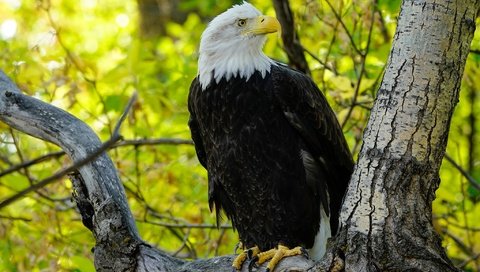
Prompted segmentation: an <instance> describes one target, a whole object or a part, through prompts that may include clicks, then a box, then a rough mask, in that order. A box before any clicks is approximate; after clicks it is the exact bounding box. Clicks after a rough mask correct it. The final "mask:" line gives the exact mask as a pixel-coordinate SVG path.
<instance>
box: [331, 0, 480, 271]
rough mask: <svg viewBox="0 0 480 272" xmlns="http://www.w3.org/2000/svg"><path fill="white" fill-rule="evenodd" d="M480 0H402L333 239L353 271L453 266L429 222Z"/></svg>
mask: <svg viewBox="0 0 480 272" xmlns="http://www.w3.org/2000/svg"><path fill="white" fill-rule="evenodd" d="M479 6H480V5H479V1H471V0H470V1H434V0H423V1H413V0H405V1H404V2H403V4H402V9H401V12H400V16H399V20H398V26H397V31H396V34H395V37H394V42H393V46H392V50H391V53H390V57H389V60H388V63H387V68H386V71H385V75H384V78H383V81H382V84H381V86H380V89H379V91H378V94H377V98H376V101H375V105H374V107H373V109H372V112H371V116H370V120H369V122H368V125H367V128H366V130H365V132H364V138H363V142H364V143H363V146H362V150H361V152H360V155H359V159H358V164H357V166H356V169H355V171H354V173H353V175H352V180H351V183H350V186H349V189H348V193H347V196H346V200H345V202H344V206H343V210H342V216H341V222H342V226H343V227H342V229H341V232H340V237H339V238H338V239H337V242H338V245H341V247H342V248H343V249H344V253H345V256H346V270H347V271H400V270H418V271H456V270H457V269H456V268H455V267H454V266H453V265H452V263H451V262H450V260H449V259H448V258H447V256H446V254H445V252H444V250H443V248H442V246H441V241H440V239H439V237H438V235H437V234H436V233H435V230H434V229H433V226H432V208H431V207H432V201H433V200H434V198H435V190H436V189H437V187H438V186H439V183H440V179H439V174H438V172H439V168H440V164H441V162H442V158H443V156H444V153H445V148H446V144H447V138H448V131H449V125H450V119H451V116H452V113H453V110H454V107H455V105H456V104H457V102H458V95H459V90H460V82H461V79H462V75H463V70H464V66H465V61H466V57H467V55H468V53H469V48H470V42H471V40H472V38H473V33H474V31H475V18H476V16H477V14H476V13H477V11H478V8H479Z"/></svg>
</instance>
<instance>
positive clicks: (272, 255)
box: [251, 244, 307, 272]
mask: <svg viewBox="0 0 480 272" xmlns="http://www.w3.org/2000/svg"><path fill="white" fill-rule="evenodd" d="M295 255H307V252H306V251H305V249H304V248H303V247H299V246H298V247H295V248H292V249H290V248H288V247H286V246H284V245H281V244H279V245H278V247H277V248H272V249H270V250H268V251H264V252H260V253H258V255H257V256H256V257H255V258H254V259H253V260H252V262H254V263H256V264H259V265H261V264H263V263H265V262H266V261H268V260H270V261H269V262H268V265H267V270H266V271H267V272H270V271H273V269H274V268H275V267H276V266H277V264H278V263H279V262H280V261H281V260H282V259H283V258H285V257H289V256H295ZM251 265H252V263H251Z"/></svg>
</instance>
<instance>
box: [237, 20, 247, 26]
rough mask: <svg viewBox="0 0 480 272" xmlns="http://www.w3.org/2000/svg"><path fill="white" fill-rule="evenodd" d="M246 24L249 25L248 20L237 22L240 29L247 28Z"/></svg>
mask: <svg viewBox="0 0 480 272" xmlns="http://www.w3.org/2000/svg"><path fill="white" fill-rule="evenodd" d="M246 23H247V20H246V19H238V21H237V25H238V26H239V27H243V26H245V24H246Z"/></svg>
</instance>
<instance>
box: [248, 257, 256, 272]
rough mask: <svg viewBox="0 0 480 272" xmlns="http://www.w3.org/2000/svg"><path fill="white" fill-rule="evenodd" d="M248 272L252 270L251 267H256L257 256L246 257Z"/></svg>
mask: <svg viewBox="0 0 480 272" xmlns="http://www.w3.org/2000/svg"><path fill="white" fill-rule="evenodd" d="M248 259H249V261H248V272H252V269H253V268H254V267H255V268H258V265H257V261H258V256H253V258H248Z"/></svg>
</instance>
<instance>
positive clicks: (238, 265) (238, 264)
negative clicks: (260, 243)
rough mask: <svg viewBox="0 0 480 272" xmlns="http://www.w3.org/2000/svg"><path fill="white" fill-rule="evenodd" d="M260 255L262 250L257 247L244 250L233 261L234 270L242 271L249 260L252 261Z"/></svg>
mask: <svg viewBox="0 0 480 272" xmlns="http://www.w3.org/2000/svg"><path fill="white" fill-rule="evenodd" d="M259 253H260V249H259V248H258V247H257V246H254V247H252V248H249V249H247V250H244V251H243V252H242V253H240V254H238V256H237V257H236V258H235V260H233V264H232V266H233V268H235V269H236V270H240V269H242V265H243V263H244V262H245V260H246V259H247V258H248V259H249V260H251V259H253V258H255V257H256V256H257V255H258V254H259Z"/></svg>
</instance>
